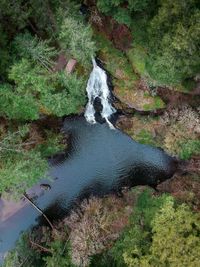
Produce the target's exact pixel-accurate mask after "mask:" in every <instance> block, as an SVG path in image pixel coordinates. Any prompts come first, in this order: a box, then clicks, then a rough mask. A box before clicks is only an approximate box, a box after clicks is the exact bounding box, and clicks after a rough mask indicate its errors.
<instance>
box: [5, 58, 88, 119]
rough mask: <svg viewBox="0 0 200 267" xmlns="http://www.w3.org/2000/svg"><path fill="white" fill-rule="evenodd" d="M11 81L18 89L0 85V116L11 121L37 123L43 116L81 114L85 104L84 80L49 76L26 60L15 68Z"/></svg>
mask: <svg viewBox="0 0 200 267" xmlns="http://www.w3.org/2000/svg"><path fill="white" fill-rule="evenodd" d="M24 73H26V75H24ZM9 78H10V80H11V81H14V82H15V87H14V88H13V87H11V86H10V85H9V84H3V85H0V95H1V99H0V103H1V106H0V113H1V114H2V115H4V116H6V117H8V118H10V119H19V120H35V119H38V118H39V115H40V113H44V114H54V115H56V116H63V115H68V114H70V113H76V112H77V111H79V109H80V108H81V107H82V106H83V105H84V103H85V95H84V88H85V81H84V80H83V79H79V78H78V77H77V75H76V74H71V75H68V74H66V73H64V72H60V73H54V74H51V75H50V74H49V73H48V72H47V71H46V70H44V69H42V68H41V67H40V66H39V65H34V64H32V63H31V62H30V61H28V60H27V59H23V60H21V61H19V62H17V63H15V64H14V65H13V66H12V68H11V69H10V72H9Z"/></svg>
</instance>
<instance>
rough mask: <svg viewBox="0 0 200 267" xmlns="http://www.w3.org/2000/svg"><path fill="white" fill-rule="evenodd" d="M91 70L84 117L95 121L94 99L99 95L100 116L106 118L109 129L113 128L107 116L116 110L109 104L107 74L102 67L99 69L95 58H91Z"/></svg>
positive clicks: (92, 121)
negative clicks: (101, 107)
mask: <svg viewBox="0 0 200 267" xmlns="http://www.w3.org/2000/svg"><path fill="white" fill-rule="evenodd" d="M92 63H93V70H92V72H91V74H90V77H89V80H88V83H87V87H86V91H87V95H88V103H87V106H86V110H85V118H86V120H87V121H88V122H90V123H96V120H95V109H94V100H95V98H96V97H99V99H100V100H101V104H102V106H103V109H102V111H101V116H102V118H104V119H105V120H106V122H107V123H108V125H109V127H110V128H111V129H115V128H114V126H113V125H112V123H111V122H110V121H109V117H110V116H111V115H112V114H113V113H115V112H116V110H115V108H114V107H113V106H112V104H111V99H110V98H111V95H110V90H109V88H108V84H107V75H106V73H105V71H104V70H103V69H101V68H100V67H99V66H98V65H97V63H96V61H95V59H94V58H93V59H92Z"/></svg>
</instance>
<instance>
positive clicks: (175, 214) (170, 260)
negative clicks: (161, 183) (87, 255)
mask: <svg viewBox="0 0 200 267" xmlns="http://www.w3.org/2000/svg"><path fill="white" fill-rule="evenodd" d="M199 219H200V218H199V215H198V214H194V213H193V212H192V211H191V210H190V209H189V208H188V207H187V206H186V205H181V206H179V207H177V208H175V207H174V202H173V200H172V199H171V198H168V199H166V202H165V203H164V205H163V207H162V208H161V210H160V211H159V212H158V213H157V214H156V215H155V217H154V219H153V220H152V224H151V225H152V243H151V247H150V249H149V252H148V253H145V254H143V255H141V257H140V258H139V259H137V260H135V257H134V253H135V252H134V249H132V250H131V251H130V252H129V251H128V252H127V251H126V252H125V253H124V254H123V256H124V261H125V262H126V264H127V266H130V267H132V266H141V267H142V266H149V267H150V266H163V267H166V266H171V267H175V266H185V267H187V266H196V265H198V258H199V255H200V240H199V237H198V235H199V231H200V223H199V222H200V220H199Z"/></svg>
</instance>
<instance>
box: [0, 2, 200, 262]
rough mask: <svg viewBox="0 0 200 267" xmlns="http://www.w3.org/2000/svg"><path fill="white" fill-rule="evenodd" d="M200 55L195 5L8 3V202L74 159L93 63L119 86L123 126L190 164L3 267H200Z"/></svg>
mask: <svg viewBox="0 0 200 267" xmlns="http://www.w3.org/2000/svg"><path fill="white" fill-rule="evenodd" d="M199 51H200V2H199V1H197V0H164V1H161V0H153V1H152V0H151V1H150V0H140V1H139V0H127V1H125V0H110V1H106V0H97V1H95V0H85V1H79V0H74V1H73V0H57V1H56V0H43V1H39V0H27V1H23V0H7V1H6V0H1V1H0V196H1V198H3V199H6V200H8V201H19V200H20V199H21V198H22V196H23V194H25V192H26V190H27V189H28V188H31V187H32V186H34V185H35V184H36V183H37V182H38V181H39V179H40V178H41V177H46V175H47V171H48V168H49V160H51V159H52V158H53V157H54V155H57V154H59V153H60V152H62V151H66V150H67V147H68V137H67V136H65V135H64V134H63V133H62V131H61V127H62V123H63V120H64V118H66V117H67V116H69V117H70V116H75V115H77V116H79V115H81V114H83V112H84V109H85V105H86V103H87V96H86V92H85V88H86V85H87V80H88V77H89V74H90V72H91V70H92V61H91V58H92V57H97V58H98V60H99V61H101V63H102V65H103V66H104V68H105V69H106V70H107V72H108V73H109V76H110V77H111V80H112V85H113V94H114V96H115V98H116V101H115V103H114V105H115V108H116V109H117V110H119V111H121V114H123V115H122V116H120V117H119V119H118V121H117V127H118V128H119V129H120V130H122V131H123V132H125V133H127V134H128V135H129V136H131V137H132V138H133V139H134V140H136V141H138V142H140V143H142V144H148V145H151V146H155V147H160V148H161V149H164V150H165V151H166V152H167V153H168V154H169V155H172V156H174V157H177V158H178V159H179V160H180V162H181V168H180V170H179V172H178V173H177V174H175V175H174V177H173V178H172V179H170V180H168V181H166V182H164V183H161V184H159V185H158V187H157V190H156V191H154V190H153V189H152V188H149V187H148V186H138V187H134V188H132V189H127V188H123V190H122V195H121V196H120V197H119V196H117V195H116V194H111V195H106V196H104V197H102V198H96V197H91V198H89V199H87V200H83V202H81V204H80V206H79V207H78V208H76V209H74V210H72V212H71V213H70V214H69V215H67V216H66V217H65V218H64V219H62V220H60V221H59V222H55V223H54V222H53V229H52V228H51V227H48V226H39V227H38V228H36V229H34V230H33V231H32V232H31V233H24V234H23V235H22V237H21V239H20V240H19V241H18V243H17V246H16V248H15V249H14V250H13V251H11V252H9V253H8V255H7V257H6V260H5V262H4V264H3V267H22V266H23V267H45V266H46V267H68V266H70V267H73V266H74V267H75V266H82V267H93V266H95V267H108V266H110V267H133V266H134V267H137V266H138V267H150V266H151V267H157V266H159V267H162V266H163V267H179V266H181V267H184V266H185V267H188V266H191V267H193V266H195V267H196V266H198V263H199V258H200V213H199V211H200V138H199V137H200V53H199ZM124 114H125V115H124ZM126 114H128V115H127V116H126ZM47 178H48V175H47ZM0 215H1V213H0ZM0 218H1V216H0ZM0 239H1V237H0Z"/></svg>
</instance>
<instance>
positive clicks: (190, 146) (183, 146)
mask: <svg viewBox="0 0 200 267" xmlns="http://www.w3.org/2000/svg"><path fill="white" fill-rule="evenodd" d="M179 147H180V152H179V156H180V158H181V159H184V160H186V159H190V158H191V156H192V155H199V154H200V140H197V139H187V140H184V141H182V142H179Z"/></svg>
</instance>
